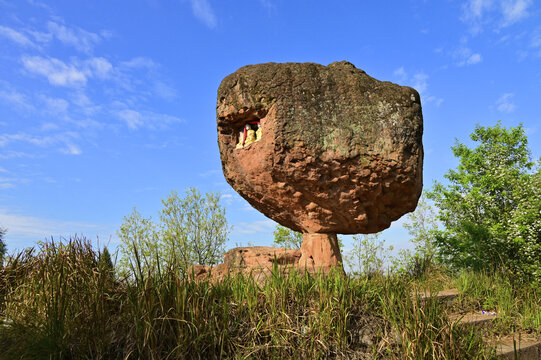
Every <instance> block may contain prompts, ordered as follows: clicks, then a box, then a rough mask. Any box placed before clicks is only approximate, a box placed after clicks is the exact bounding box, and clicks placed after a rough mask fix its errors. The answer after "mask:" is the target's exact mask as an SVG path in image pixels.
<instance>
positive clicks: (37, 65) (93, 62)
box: [22, 56, 113, 87]
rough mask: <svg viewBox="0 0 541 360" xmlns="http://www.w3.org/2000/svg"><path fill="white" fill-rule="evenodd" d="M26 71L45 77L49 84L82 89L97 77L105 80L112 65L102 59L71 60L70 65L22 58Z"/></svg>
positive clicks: (39, 57)
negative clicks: (90, 79)
mask: <svg viewBox="0 0 541 360" xmlns="http://www.w3.org/2000/svg"><path fill="white" fill-rule="evenodd" d="M22 62H23V65H24V67H25V69H26V70H28V71H30V72H32V73H35V74H38V75H42V76H45V77H46V78H47V80H49V83H51V84H52V85H58V86H67V87H82V86H85V85H86V83H87V81H88V79H89V78H92V77H97V78H99V79H106V78H108V77H109V74H110V73H111V72H112V70H113V65H112V64H111V63H110V62H109V61H108V60H107V59H104V58H102V57H92V58H89V59H87V60H85V61H83V62H80V61H78V60H76V59H72V63H71V64H66V63H65V62H64V61H62V60H59V59H55V58H45V57H41V56H24V57H23V58H22Z"/></svg>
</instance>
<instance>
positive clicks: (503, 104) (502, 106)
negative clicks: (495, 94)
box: [496, 93, 516, 113]
mask: <svg viewBox="0 0 541 360" xmlns="http://www.w3.org/2000/svg"><path fill="white" fill-rule="evenodd" d="M513 97H514V94H511V93H506V94H503V95H502V96H500V98H499V99H498V100H496V109H498V111H499V112H503V113H511V112H513V111H515V108H516V106H515V104H514V103H513V101H512V99H513Z"/></svg>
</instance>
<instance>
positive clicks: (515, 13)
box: [501, 0, 532, 26]
mask: <svg viewBox="0 0 541 360" xmlns="http://www.w3.org/2000/svg"><path fill="white" fill-rule="evenodd" d="M531 4H532V1H531V0H503V1H502V2H501V9H502V14H503V19H504V21H503V26H507V25H511V24H514V23H516V22H518V21H520V20H522V19H524V18H526V17H527V16H528V7H529V6H530V5H531Z"/></svg>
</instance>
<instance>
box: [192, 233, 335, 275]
mask: <svg viewBox="0 0 541 360" xmlns="http://www.w3.org/2000/svg"><path fill="white" fill-rule="evenodd" d="M341 263H342V257H341V255H340V248H339V246H338V239H337V237H336V235H334V234H305V235H304V241H303V244H302V247H301V248H300V249H290V250H288V249H284V248H273V247H267V246H254V247H238V248H234V249H232V250H229V251H228V252H226V253H225V255H224V262H223V263H222V264H219V265H216V266H214V267H213V266H207V265H194V266H192V268H191V269H190V270H188V275H192V274H193V275H194V277H195V280H203V279H207V278H212V280H213V281H219V280H222V279H223V278H224V277H226V276H227V275H237V274H245V275H250V276H253V277H254V278H255V279H256V281H258V282H262V281H264V280H265V279H267V278H268V277H269V275H270V272H271V271H272V269H273V267H274V266H276V267H277V268H278V270H279V271H280V272H281V273H288V272H289V271H290V270H291V269H293V268H295V269H296V270H298V271H301V272H302V271H305V270H307V271H310V272H317V271H322V272H324V273H328V272H329V271H330V269H331V268H333V267H337V266H340V265H341Z"/></svg>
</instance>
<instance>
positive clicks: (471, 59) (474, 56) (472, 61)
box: [466, 53, 483, 65]
mask: <svg viewBox="0 0 541 360" xmlns="http://www.w3.org/2000/svg"><path fill="white" fill-rule="evenodd" d="M482 60H483V58H482V57H481V54H478V53H475V54H472V55H471V56H470V57H469V58H468V59H467V60H466V65H474V64H478V63H480V62H481V61H482Z"/></svg>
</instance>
